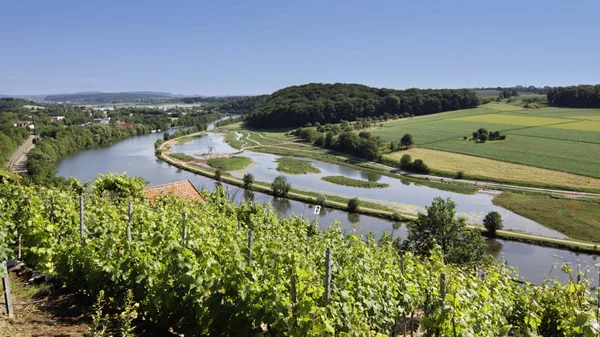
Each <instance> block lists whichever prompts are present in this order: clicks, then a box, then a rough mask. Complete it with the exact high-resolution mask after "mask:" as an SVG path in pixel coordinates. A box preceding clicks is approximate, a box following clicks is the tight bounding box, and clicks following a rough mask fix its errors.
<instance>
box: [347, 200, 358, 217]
mask: <svg viewBox="0 0 600 337" xmlns="http://www.w3.org/2000/svg"><path fill="white" fill-rule="evenodd" d="M359 206H360V200H358V198H352V199H348V212H351V213H354V212H356V211H357V210H358V207H359Z"/></svg>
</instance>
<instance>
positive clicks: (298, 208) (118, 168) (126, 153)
mask: <svg viewBox="0 0 600 337" xmlns="http://www.w3.org/2000/svg"><path fill="white" fill-rule="evenodd" d="M212 136H213V137H214V135H212ZM162 137H163V134H162V133H154V134H149V135H144V136H138V137H133V138H129V139H126V140H123V141H121V142H118V143H116V144H113V145H112V146H109V147H105V148H98V149H91V150H87V151H82V152H79V153H76V154H74V155H72V156H70V157H68V158H66V159H64V160H62V161H61V162H60V163H59V165H58V174H59V175H62V176H65V177H70V176H73V177H75V178H77V179H80V180H82V181H88V180H91V179H94V178H96V177H97V175H98V174H101V173H102V174H105V173H109V172H112V173H127V174H128V175H130V176H141V177H143V178H145V179H146V180H147V181H148V182H149V185H157V184H164V183H169V182H173V181H178V180H186V179H187V180H189V181H190V182H192V183H193V184H194V186H196V187H197V188H198V189H206V190H213V189H214V180H212V179H210V178H206V177H204V176H200V175H195V174H192V173H189V172H187V171H183V170H180V169H178V168H176V167H174V166H171V165H169V164H167V163H164V162H162V161H160V160H158V159H157V158H156V157H155V155H154V143H155V142H156V140H157V139H161V138H162ZM191 146H196V145H193V144H192V145H191ZM189 151H195V150H194V149H191V150H189ZM196 153H198V152H196ZM244 155H247V156H253V157H254V156H255V155H254V154H253V153H252V152H247V153H245V154H244ZM258 155H262V154H256V156H255V159H256V158H260V156H258ZM271 159H272V158H271ZM260 163H261V164H257V165H256V167H262V166H261V165H266V166H272V164H270V163H269V162H268V161H267V160H265V163H266V164H265V163H263V162H260ZM314 163H315V166H317V167H319V168H320V169H321V170H322V172H326V173H323V174H327V175H331V174H334V173H335V172H338V173H337V174H345V173H348V174H349V175H350V176H352V177H359V176H356V174H358V175H360V174H361V173H360V172H359V171H356V170H353V171H356V172H358V173H356V172H354V173H351V171H346V170H348V169H347V168H343V170H344V171H343V173H342V172H341V171H335V170H337V168H335V167H331V166H329V165H330V164H326V163H321V162H316V161H315V162H314ZM323 164H326V165H323ZM336 166H337V165H336ZM252 172H253V174H255V173H254V172H255V171H254V170H253V171H252ZM255 175H256V174H255ZM362 175H363V178H364V179H376V177H373V176H372V177H371V178H369V177H368V176H367V175H366V174H365V173H362ZM259 177H261V178H259ZM298 177H299V176H298ZM256 178H257V180H263V179H262V178H264V180H267V181H268V179H266V176H265V177H263V176H258V175H257V177H256ZM299 179H302V178H299ZM377 179H379V181H382V182H388V180H387V179H391V180H395V179H393V178H389V177H385V176H383V177H379V178H377ZM314 180H316V181H317V183H318V186H319V189H320V188H321V186H325V182H324V181H321V180H320V179H319V178H315V179H314ZM296 183H298V185H296ZM292 184H293V186H294V187H301V186H300V182H299V181H296V180H292ZM329 185H332V186H338V185H334V184H329ZM400 185H402V186H406V185H403V184H400ZM225 186H226V187H227V188H228V190H229V191H230V194H231V195H233V196H235V197H236V200H238V201H240V200H243V199H244V190H242V189H239V188H238V187H235V186H229V185H225ZM394 186H395V187H396V188H398V187H400V186H396V185H394ZM340 187H343V186H340ZM331 188H332V190H331V192H334V193H336V194H338V193H344V192H343V190H337V191H335V190H333V188H337V187H331ZM409 188H411V187H410V186H409ZM328 190H329V189H328ZM352 193H355V192H352ZM421 193H427V195H426V196H423V195H422V194H421ZM252 195H253V198H254V200H255V201H256V202H261V203H263V202H269V203H270V204H271V205H272V207H273V209H274V210H275V211H276V212H277V213H278V214H279V215H280V216H286V217H287V216H290V215H291V214H296V215H299V216H304V217H305V218H308V219H310V220H314V219H315V216H314V215H313V211H312V206H311V205H307V204H306V203H303V202H299V201H293V200H288V199H279V198H278V199H274V198H273V197H272V196H270V195H267V194H263V193H258V192H253V193H252ZM350 195H353V194H350ZM388 195H389V196H391V197H393V196H394V195H398V196H397V197H394V199H392V200H393V201H398V203H402V204H403V201H406V200H408V202H409V203H407V204H408V205H410V204H412V205H415V207H417V208H420V207H423V206H425V205H426V204H429V203H431V199H432V198H433V197H434V196H443V197H446V196H450V197H451V198H452V199H453V200H455V201H457V204H458V208H459V210H460V211H461V214H467V215H468V213H472V214H475V213H484V212H487V210H491V209H494V208H495V206H493V205H492V206H493V207H492V206H490V203H491V202H490V201H491V199H490V198H491V197H490V196H489V195H486V194H476V195H475V196H465V195H462V194H457V193H450V192H445V191H440V190H436V189H432V188H429V187H425V186H413V187H412V188H411V189H409V190H393V189H392V190H390V192H389V193H388V194H386V196H388ZM367 198H368V197H367ZM463 198H467V199H466V200H467V201H466V202H465V200H463ZM468 198H473V199H468ZM374 199H377V198H374ZM411 200H415V202H414V203H412V202H410V201H411ZM469 200H470V201H469ZM467 203H468V206H466V205H467ZM478 204H479V205H481V208H476V207H477V205H478ZM470 207H473V208H470ZM500 210H502V209H500ZM505 212H508V211H506V210H502V213H503V215H505V214H507V213H505ZM515 215H516V214H515ZM516 216H517V217H519V216H518V215H516ZM520 218H522V217H520ZM515 219H517V218H515ZM523 219H524V218H523ZM525 220H527V219H525ZM336 221H337V222H339V225H340V226H341V227H342V228H344V229H345V230H347V231H351V230H353V229H354V228H356V230H357V231H358V232H362V233H366V232H367V231H371V232H373V234H375V235H376V236H379V235H381V234H382V233H383V232H388V233H393V234H394V236H396V237H398V236H399V237H403V238H405V237H406V228H405V226H402V227H401V228H400V229H398V230H394V229H393V228H392V222H390V221H388V220H383V219H379V218H375V217H370V216H366V215H358V214H350V213H347V212H344V211H340V210H335V209H328V208H323V209H322V211H321V215H320V216H319V218H318V223H319V226H321V227H323V228H324V227H327V226H330V225H331V224H333V223H334V222H336ZM505 222H506V223H507V224H508V222H509V221H508V219H506V218H505ZM511 222H512V219H511ZM529 222H531V223H533V224H534V225H535V227H533V228H534V229H535V228H538V229H540V227H541V228H543V226H540V225H539V224H536V223H535V222H533V221H531V220H527V221H523V222H520V223H521V224H527V223H529ZM512 223H514V222H512ZM354 224H357V225H354ZM538 226H539V227H538ZM497 243H498V244H499V246H500V247H499V249H496V250H495V252H494V255H495V256H496V259H497V260H498V261H501V260H506V261H507V263H508V264H509V265H511V266H515V267H517V268H518V269H519V274H520V275H521V276H523V277H524V278H526V279H527V280H528V281H530V282H532V283H539V282H541V280H542V279H544V278H545V277H546V276H547V275H548V273H549V272H550V271H551V267H552V266H553V265H554V264H555V262H556V259H557V257H556V256H559V257H561V258H562V259H564V260H565V261H567V262H569V263H572V264H577V263H581V264H589V265H594V264H596V263H597V261H596V259H597V256H594V255H590V254H576V253H573V252H569V251H565V250H558V249H552V248H545V247H538V246H535V245H529V244H524V243H516V242H508V241H504V240H497ZM497 246H498V245H497ZM552 275H553V276H557V277H558V278H559V279H561V280H562V281H565V280H566V277H565V276H564V275H561V274H560V271H556V270H555V271H554V272H553V274H552ZM590 278H592V279H593V280H594V282H595V283H597V282H598V276H597V272H593V275H592V276H590Z"/></svg>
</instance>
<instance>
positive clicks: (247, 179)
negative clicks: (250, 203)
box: [244, 173, 254, 188]
mask: <svg viewBox="0 0 600 337" xmlns="http://www.w3.org/2000/svg"><path fill="white" fill-rule="evenodd" d="M253 183H254V175H253V174H252V173H246V174H244V188H250V186H252V184H253Z"/></svg>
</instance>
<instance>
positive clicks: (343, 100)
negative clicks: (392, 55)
mask: <svg viewBox="0 0 600 337" xmlns="http://www.w3.org/2000/svg"><path fill="white" fill-rule="evenodd" d="M477 105H478V99H477V97H476V94H475V92H474V91H472V90H468V89H457V90H452V89H443V90H429V89H427V90H421V89H408V90H394V89H383V88H381V89H380V88H373V87H368V86H365V85H360V84H343V83H336V84H321V83H311V84H306V85H301V86H292V87H288V88H284V89H281V90H278V91H276V92H274V93H273V94H271V95H269V96H267V97H266V98H265V99H263V100H261V101H259V102H258V103H257V104H256V106H255V107H254V111H253V112H252V113H251V114H250V115H249V116H248V118H247V122H248V123H249V124H250V125H252V126H255V127H266V128H273V127H290V126H303V125H305V124H307V123H315V122H319V123H336V122H339V121H341V120H347V121H352V120H355V119H356V118H358V117H369V116H383V115H385V114H388V115H390V116H392V115H396V114H403V113H407V114H409V115H415V116H419V115H429V114H434V113H437V112H442V111H449V110H459V109H468V108H474V107H476V106H477Z"/></svg>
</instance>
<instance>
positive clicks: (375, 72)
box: [0, 0, 600, 95]
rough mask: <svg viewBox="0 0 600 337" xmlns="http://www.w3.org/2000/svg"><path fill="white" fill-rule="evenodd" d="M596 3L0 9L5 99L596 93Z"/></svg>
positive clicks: (41, 5) (599, 5)
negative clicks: (493, 90)
mask: <svg viewBox="0 0 600 337" xmlns="http://www.w3.org/2000/svg"><path fill="white" fill-rule="evenodd" d="M599 12H600V2H598V1H593V0H588V1H578V2H577V3H573V2H563V1H554V0H553V1H541V0H532V1H527V2H521V1H514V0H509V1H504V2H503V3H502V5H499V4H498V3H488V2H481V1H472V0H468V1H467V0H465V1H458V2H446V1H429V2H427V3H424V2H419V3H416V2H415V3H412V2H410V3H400V2H398V1H380V2H377V3H366V2H362V1H314V0H309V1H303V2H298V3H284V2H277V1H259V2H242V1H232V2H229V3H223V2H219V3H213V2H203V3H200V2H196V1H185V2H183V1H182V2H177V3H169V4H168V5H165V3H164V2H158V1H154V0H151V1H143V2H141V1H135V2H122V1H113V0H109V1H102V2H98V3H90V2H79V1H74V0H68V1H65V0H59V1H53V2H48V1H39V0H36V1H28V2H9V3H6V4H4V5H3V10H2V12H0V31H1V32H3V44H2V45H3V48H2V50H1V52H0V94H8V95H25V94H52V93H71V92H86V91H102V92H122V91H160V92H170V93H173V94H189V95H191V94H200V95H237V94H244V95H245V94H263V93H271V92H273V91H275V90H277V89H280V88H282V87H286V86H289V85H298V84H305V83H309V82H327V83H333V82H346V83H360V84H366V85H371V86H376V87H388V88H396V89H403V88H409V87H420V88H458V87H481V86H484V87H487V86H512V85H517V84H522V85H536V86H545V85H550V86H557V85H573V84H592V83H598V79H599V78H600V67H599V66H598V63H597V60H598V59H599V58H600V45H598V44H597V43H596V41H597V37H598V36H600V25H598V24H597V13H599Z"/></svg>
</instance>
